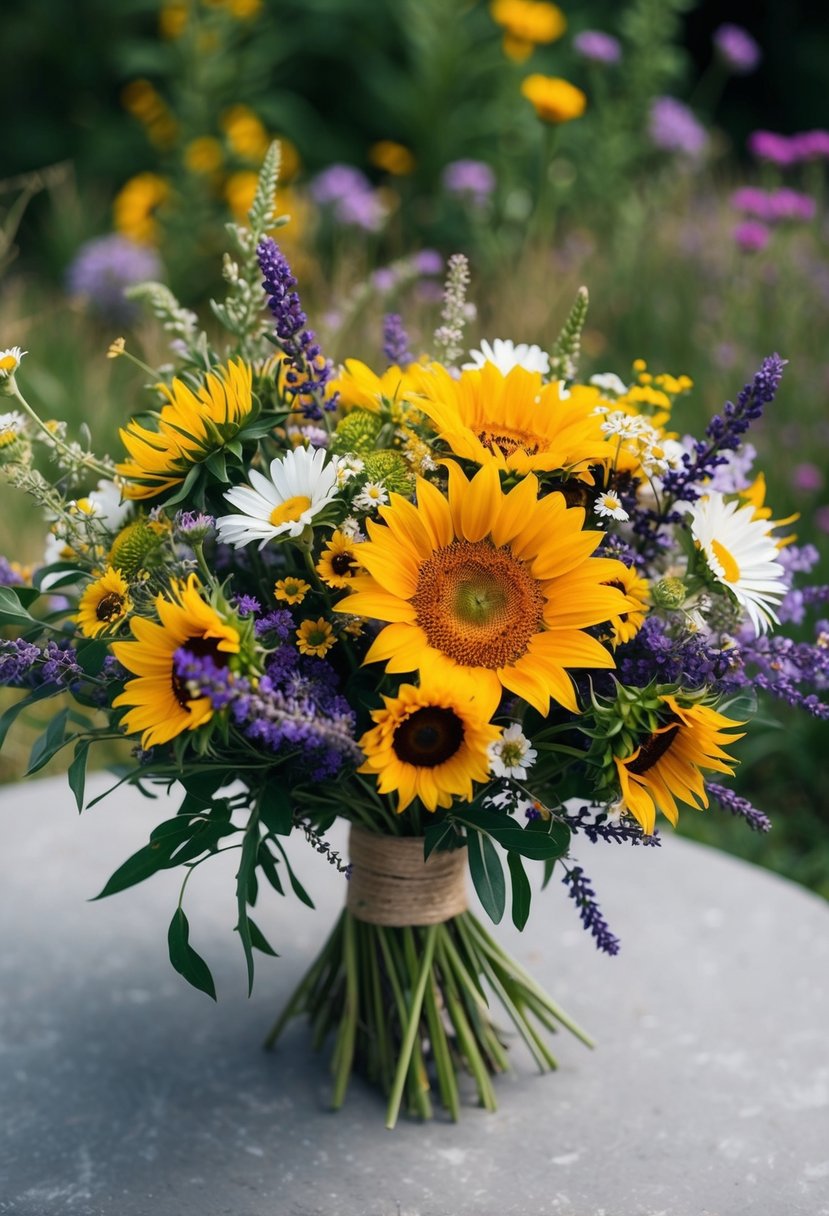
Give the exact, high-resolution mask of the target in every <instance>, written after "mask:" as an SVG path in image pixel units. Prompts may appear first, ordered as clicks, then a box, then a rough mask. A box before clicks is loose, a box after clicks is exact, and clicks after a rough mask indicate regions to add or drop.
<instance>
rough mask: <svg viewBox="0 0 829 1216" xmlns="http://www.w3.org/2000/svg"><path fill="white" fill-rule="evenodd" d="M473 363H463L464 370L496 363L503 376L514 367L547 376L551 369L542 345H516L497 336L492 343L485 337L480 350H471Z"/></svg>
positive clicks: (470, 355) (507, 339)
mask: <svg viewBox="0 0 829 1216" xmlns="http://www.w3.org/2000/svg"><path fill="white" fill-rule="evenodd" d="M469 357H470V359H471V360H472V362H471V363H464V364H463V371H476V370H478V369H480V368H482V367H483V366H484V364H485V363H494V364H495V366H496V367H497V368H498V371H499V372H500V373H501V375H502V376H506V375H509V373H510V372H511V371H512V369H513V368H514V367H523V368H525V369H526V370H527V371H528V372H541V374H542V375H543V376H546V375H547V373H548V372H549V370H550V359H549V356H548V355H547V354H546V353H545V352H544V351H543V350H542V349H541V347H540V346H535V345H533V346H530V345H529V344H528V343H527V342H521V343H519V344H518V345H516V344H515V343H514V342H512V341H511V340H510V339H509V338H495V339H494V340H493V342H492V344H491V345H490V343H489V342H487V341H486V339H484V340H483V341H482V342H481V349H480V350H471V351H470V352H469Z"/></svg>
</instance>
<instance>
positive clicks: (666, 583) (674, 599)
mask: <svg viewBox="0 0 829 1216" xmlns="http://www.w3.org/2000/svg"><path fill="white" fill-rule="evenodd" d="M685 595H686V591H685V584H684V583H683V581H682V579H681V578H661V579H660V580H659V582H658V583H657V584H656V586H655V587H653V588H652V589H651V599H652V601H653V604H654V606H655V607H656V608H669V609H671V610H674V609H676V608H681V607H682V605H683V604H684V603H685Z"/></svg>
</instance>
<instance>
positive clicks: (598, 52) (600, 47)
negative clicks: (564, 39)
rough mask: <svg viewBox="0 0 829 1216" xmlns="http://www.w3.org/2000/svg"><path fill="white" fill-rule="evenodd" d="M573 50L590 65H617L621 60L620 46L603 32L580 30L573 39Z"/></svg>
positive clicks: (617, 40) (611, 36)
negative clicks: (587, 60)
mask: <svg viewBox="0 0 829 1216" xmlns="http://www.w3.org/2000/svg"><path fill="white" fill-rule="evenodd" d="M573 49H574V50H575V51H577V53H578V54H579V55H581V57H582V59H589V60H590V61H591V62H592V63H607V64H612V63H619V62H621V59H622V44H621V43H620V42H619V39H618V38H614V37H613V35H612V34H606V33H605V32H604V30H582V32H581V33H580V34H576V36H575V38H574V39H573Z"/></svg>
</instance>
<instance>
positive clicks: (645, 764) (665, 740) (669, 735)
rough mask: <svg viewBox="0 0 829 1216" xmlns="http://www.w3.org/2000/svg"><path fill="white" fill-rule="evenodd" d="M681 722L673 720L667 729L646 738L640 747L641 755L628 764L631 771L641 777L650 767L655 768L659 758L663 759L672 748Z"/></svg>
mask: <svg viewBox="0 0 829 1216" xmlns="http://www.w3.org/2000/svg"><path fill="white" fill-rule="evenodd" d="M679 725H680V724H679V722H673V723H672V724H671V725H670V726H669V727H668V729H667V730H663V731H660V733H659V734H658V735H657V734H654V735H651V736H650V738H649V739H646V740H645V742H644V743H643V744H642V746H641V748H640V749H639V755H638V756H637V757H636V759H635V760H634V761H633V763H632V764H629V765H628V766H627V770H628V772H629V773H635V774H636V776H637V777H641V776H642V774H643V773H646V772H647V771H648V769H651V768H653V766H654V765H655V764H656V763H657V761H658V760H661V759H662V757H663V756H664V755H665V753H666V752H667V751H668V749H669V748H670V746H671V744H672V743H673V741H674V739H675V738H676V736H677V735H678V734H679Z"/></svg>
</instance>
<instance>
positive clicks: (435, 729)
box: [358, 677, 501, 814]
mask: <svg viewBox="0 0 829 1216" xmlns="http://www.w3.org/2000/svg"><path fill="white" fill-rule="evenodd" d="M383 701H384V703H385V704H384V708H383V709H375V710H373V711H372V714H371V716H372V719H373V720H374V722H375V723H376V725H375V726H374V727H373V728H372V729H370V730H367V731H366V733H365V734H364V735H363V737H362V739H361V740H360V747H361V748H362V750H363V754H364V755H365V758H366V759H365V763H364V764H363V766H362V767H361V768H360V769H359V770H358V771H359V772H361V773H371V774H372V775H373V776H375V777H376V778H377V788H378V790H379V791H380V793H381V794H391V793H397V795H398V803H397V811H398V814H400V813H401V812H402V811H405V809H406V807H407V806H409V804H410V803H411V802H413V801H414V799H415V798H419V799H420V801H421V802H422V803H423V805H424V806H425V807H426V809H427V810H429V811H434V810H437V808H438V807H439V806H442V807H448V806H451V805H452V800H453V798H464V799H465V800H466V801H467V802H470V801H471V800H472V797H473V785H472V783H473V782H474V781H486V780H487V779H488V776H489V753H488V749H489V746H490V744H492V743H494V742H495V741H496V740H497V739H498V738H499V736H500V734H501V729H500V727H498V726H493V725H492V723H491V722H490V720H489V719H490V718H491V716H492V714H493V713H494V712H495V710H496V708H497V705H498V702H497V699H496V700H495V701H494V702H492V701H489V702H488V703H486V702H484V701H482V699H481V697H480V695H476V690H475V686H474V685H473V684H472V682H471V681H465V680H462V681H458V680H457V678H456V677H453V679H452V680H451V681H447V682H445V683H430V684H421V686H420V688H416V687H415V686H414V685H413V684H401V685H400V687H399V688H398V690H397V696H396V697H383Z"/></svg>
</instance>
